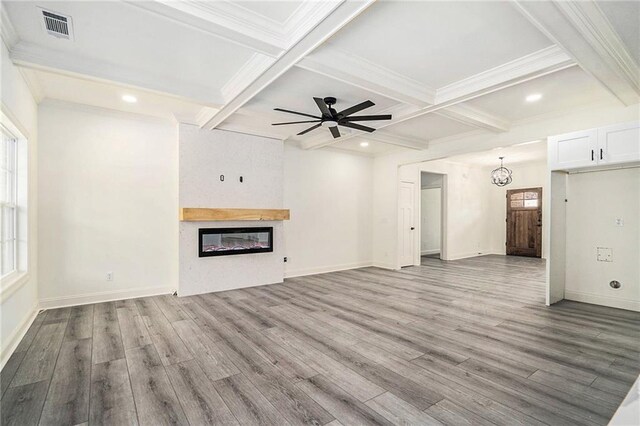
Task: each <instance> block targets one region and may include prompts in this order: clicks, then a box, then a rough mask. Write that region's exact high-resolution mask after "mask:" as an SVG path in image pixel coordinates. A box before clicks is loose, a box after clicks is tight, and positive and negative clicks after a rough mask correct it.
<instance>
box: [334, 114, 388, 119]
mask: <svg viewBox="0 0 640 426" xmlns="http://www.w3.org/2000/svg"><path fill="white" fill-rule="evenodd" d="M375 120H391V114H384V115H352V116H351V117H344V118H342V119H341V120H340V121H375Z"/></svg>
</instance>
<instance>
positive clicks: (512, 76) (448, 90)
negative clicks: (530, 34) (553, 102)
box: [435, 46, 575, 104]
mask: <svg viewBox="0 0 640 426" xmlns="http://www.w3.org/2000/svg"><path fill="white" fill-rule="evenodd" d="M573 65H575V62H574V61H573V60H572V59H571V58H570V57H569V55H567V54H566V53H565V52H564V51H563V50H562V49H561V48H560V47H558V46H549V47H547V48H544V49H541V50H538V51H537V52H533V53H531V54H529V55H526V56H523V57H521V58H518V59H516V60H513V61H511V62H507V63H506V64H502V65H499V66H497V67H495V68H491V69H489V70H487V71H483V72H481V73H478V74H475V75H472V76H471V77H467V78H465V79H462V80H459V81H456V82H455V83H452V84H449V85H447V86H444V87H441V88H439V89H438V90H437V91H436V102H435V103H436V104H446V103H448V102H451V101H454V100H455V101H467V100H470V99H473V98H475V97H478V96H482V95H486V94H488V93H491V92H495V91H496V90H500V89H505V88H507V87H509V86H513V85H515V84H519V83H523V82H525V81H528V80H532V79H534V78H538V77H542V76H543V75H546V74H550V73H553V72H556V71H560V70H563V69H565V68H568V67H571V66H573Z"/></svg>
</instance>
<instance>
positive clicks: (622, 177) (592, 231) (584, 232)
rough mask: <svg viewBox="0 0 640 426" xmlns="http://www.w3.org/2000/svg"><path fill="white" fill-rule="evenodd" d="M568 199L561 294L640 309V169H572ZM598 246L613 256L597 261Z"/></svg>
mask: <svg viewBox="0 0 640 426" xmlns="http://www.w3.org/2000/svg"><path fill="white" fill-rule="evenodd" d="M567 198H568V200H569V201H568V203H567V211H566V227H567V240H566V283H565V298H566V299H570V300H578V301H582V302H588V303H598V304H602V305H607V306H613V307H619V308H624V309H633V310H636V311H640V169H638V168H634V169H623V170H610V171H598V172H589V173H578V174H571V175H569V177H568V193H567ZM616 218H621V219H622V220H623V221H624V226H617V225H616V222H615V221H616ZM597 247H607V248H611V249H612V250H613V261H612V262H598V261H596V248H597ZM611 280H617V281H620V282H621V283H622V287H621V288H620V289H617V290H614V289H612V288H611V287H610V286H609V282H610V281H611Z"/></svg>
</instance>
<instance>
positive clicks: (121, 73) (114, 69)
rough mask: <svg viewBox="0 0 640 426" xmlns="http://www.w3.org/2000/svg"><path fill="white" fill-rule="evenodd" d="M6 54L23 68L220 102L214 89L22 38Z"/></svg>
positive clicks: (210, 102) (208, 101)
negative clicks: (44, 45) (43, 45)
mask: <svg viewBox="0 0 640 426" xmlns="http://www.w3.org/2000/svg"><path fill="white" fill-rule="evenodd" d="M9 56H10V57H11V60H12V61H13V63H15V64H16V65H19V66H22V67H25V68H31V69H40V70H46V71H52V72H56V73H58V74H64V75H71V76H74V77H80V78H83V79H89V80H94V81H102V82H110V83H118V84H122V85H125V86H132V87H136V88H140V89H144V90H149V91H153V92H157V93H162V94H168V95H172V96H175V97H177V98H180V99H184V100H188V101H193V102H196V103H199V104H202V105H207V106H212V107H215V106H218V105H221V104H223V103H224V99H223V97H222V94H221V93H220V91H219V90H216V89H212V88H209V87H203V86H200V85H196V84H193V83H190V82H185V81H183V80H179V79H173V78H166V77H161V76H160V75H154V76H149V75H142V76H141V74H140V72H139V71H138V70H134V69H129V68H126V67H122V66H116V65H113V64H110V63H107V62H102V61H98V60H96V59H90V58H83V57H80V56H77V55H73V54H71V53H67V52H62V51H58V50H52V49H47V48H43V47H41V46H37V45H35V44H31V43H28V42H24V41H20V42H18V43H17V44H16V45H15V46H13V47H12V48H11V50H10V51H9Z"/></svg>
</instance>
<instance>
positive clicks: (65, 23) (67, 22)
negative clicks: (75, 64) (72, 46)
mask: <svg viewBox="0 0 640 426" xmlns="http://www.w3.org/2000/svg"><path fill="white" fill-rule="evenodd" d="M40 11H41V12H42V19H43V25H44V29H45V31H46V32H47V33H48V34H49V35H52V36H54V37H57V38H65V39H67V40H73V28H72V26H71V17H70V16H65V15H61V14H59V13H53V12H50V11H48V10H44V9H40Z"/></svg>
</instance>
